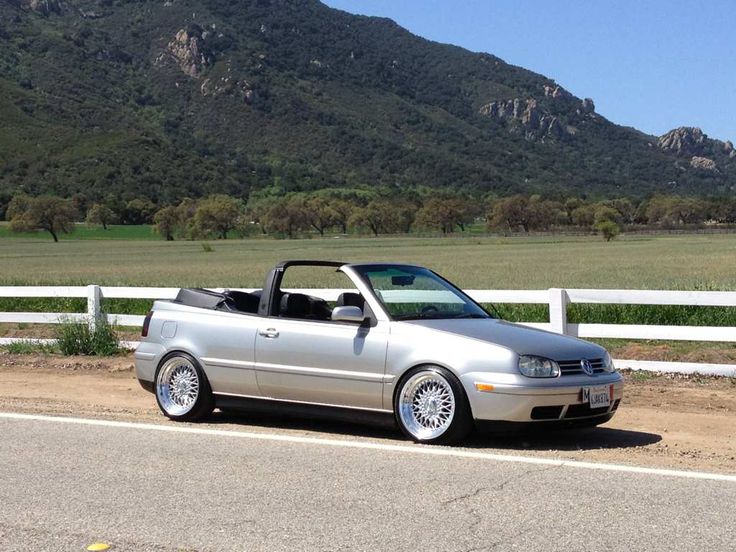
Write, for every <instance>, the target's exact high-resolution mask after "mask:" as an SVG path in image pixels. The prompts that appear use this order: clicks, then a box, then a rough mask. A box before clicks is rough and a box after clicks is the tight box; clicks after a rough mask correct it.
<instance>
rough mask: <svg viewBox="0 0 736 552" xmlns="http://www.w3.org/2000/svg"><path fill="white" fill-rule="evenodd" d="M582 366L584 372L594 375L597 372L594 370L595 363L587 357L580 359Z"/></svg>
mask: <svg viewBox="0 0 736 552" xmlns="http://www.w3.org/2000/svg"><path fill="white" fill-rule="evenodd" d="M580 367H581V368H582V369H583V372H585V373H586V374H588V375H589V376H592V375H593V374H594V373H595V372H594V371H593V365H592V364H591V363H590V361H589V360H588V359H587V358H584V359H583V360H581V361H580Z"/></svg>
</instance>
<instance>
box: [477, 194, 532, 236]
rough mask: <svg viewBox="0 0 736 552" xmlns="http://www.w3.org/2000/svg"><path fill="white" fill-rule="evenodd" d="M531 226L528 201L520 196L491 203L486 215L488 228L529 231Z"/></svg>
mask: <svg viewBox="0 0 736 552" xmlns="http://www.w3.org/2000/svg"><path fill="white" fill-rule="evenodd" d="M530 224H531V220H530V212H529V200H528V199H527V198H526V197H524V196H522V195H515V196H513V197H506V198H503V199H499V200H498V201H496V202H495V203H493V205H492V207H491V210H490V212H489V213H488V227H489V229H492V228H506V229H508V230H511V231H513V230H516V229H517V228H519V227H521V228H523V229H524V232H528V231H529V227H530Z"/></svg>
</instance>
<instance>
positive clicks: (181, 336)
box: [135, 265, 623, 422]
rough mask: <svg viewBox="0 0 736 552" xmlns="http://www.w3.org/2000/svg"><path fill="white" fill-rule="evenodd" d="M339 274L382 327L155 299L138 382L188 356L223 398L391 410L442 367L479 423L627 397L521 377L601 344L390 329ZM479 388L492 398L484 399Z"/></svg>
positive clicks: (605, 380)
mask: <svg viewBox="0 0 736 552" xmlns="http://www.w3.org/2000/svg"><path fill="white" fill-rule="evenodd" d="M340 270H341V271H342V272H343V273H345V274H346V275H347V276H348V277H349V278H350V279H351V280H352V282H353V283H354V285H355V287H356V288H357V290H358V291H359V292H360V293H361V294H362V295H363V297H364V298H365V300H366V303H367V304H368V305H370V307H371V310H372V311H373V313H374V315H375V318H376V320H375V322H374V325H372V326H369V325H366V324H362V325H361V324H358V323H354V322H343V321H316V320H295V319H286V318H280V317H259V316H256V315H250V314H244V313H232V312H224V311H213V310H206V309H200V308H196V307H190V306H187V305H182V304H177V303H173V302H169V301H156V303H155V304H154V307H153V310H154V315H153V318H152V320H151V325H150V329H149V334H148V335H149V337H147V338H142V342H141V344H140V345H139V347H138V350H137V351H136V354H135V361H136V373H137V376H138V378H139V379H141V380H143V381H147V382H153V381H154V378H155V373H156V369H157V367H158V365H159V363H160V361H161V359H162V358H163V357H164V356H165V355H166V354H167V353H169V352H172V351H183V352H186V353H189V354H191V355H192V356H193V357H194V358H196V359H197V360H198V361H199V362H200V364H201V365H202V368H203V370H204V372H205V374H206V376H207V378H208V380H209V382H210V385H211V387H212V390H213V392H214V393H215V394H222V395H234V396H244V397H257V398H269V399H274V400H280V401H293V402H302V403H312V404H323V405H336V406H343V407H353V408H359V409H368V410H390V411H392V410H393V402H394V393H395V391H396V384H397V382H399V381H400V379H401V377H402V376H403V375H404V374H405V373H406V372H407V371H408V370H410V369H411V368H414V367H417V366H423V365H435V366H441V367H444V368H447V369H448V370H450V372H451V373H453V374H454V375H455V376H456V377H457V378H458V379H459V381H460V383H461V384H462V386H463V388H464V390H465V393H466V395H467V397H468V401H469V403H470V407H471V410H472V415H473V417H474V418H476V419H482V420H505V421H526V422H528V421H531V418H530V412H531V409H532V408H533V407H535V406H546V405H549V406H552V405H569V404H579V403H580V398H579V395H580V389H581V388H582V387H583V386H590V385H606V384H611V385H613V389H614V393H613V397H612V402H613V401H615V400H616V399H620V398H621V397H622V395H623V378H622V377H621V375H620V374H618V373H617V372H614V373H602V374H596V375H595V376H592V377H591V376H587V375H584V374H581V375H576V376H564V377H557V378H528V377H525V376H522V375H521V374H520V373H519V370H518V358H519V355H521V354H533V355H539V356H544V357H547V358H551V359H553V360H578V359H583V358H588V359H594V358H601V357H603V356H604V354H605V350H604V349H603V348H602V347H600V346H598V345H595V344H593V343H588V342H586V341H582V340H580V339H575V338H572V337H567V336H562V335H558V334H554V333H551V332H546V331H542V330H536V329H530V328H526V327H523V326H519V325H516V324H511V323H508V322H504V321H499V320H494V319H443V320H411V321H392V320H391V318H390V317H389V315H388V313H386V312H385V310H384V309H383V307H382V305H381V302H380V301H379V300H378V298H376V297H375V295H374V294H373V292H372V290H371V288H370V287H369V286H367V285H366V284H365V283H364V282H363V280H362V279H361V278H359V276H358V275H357V273H356V271H355V270H354V269H353V265H344V266H342V267H341V268H340ZM166 323H175V324H176V328H177V331H176V333H175V335H173V336H172V337H163V335H162V329H163V326H164V324H166ZM167 334H168V332H167ZM475 383H487V384H491V385H493V386H494V390H493V392H490V393H488V392H479V391H477V390H476V388H475Z"/></svg>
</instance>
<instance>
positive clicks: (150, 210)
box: [123, 198, 156, 224]
mask: <svg viewBox="0 0 736 552" xmlns="http://www.w3.org/2000/svg"><path fill="white" fill-rule="evenodd" d="M155 213H156V205H155V204H154V203H153V202H152V201H150V200H148V199H143V198H136V199H132V200H130V201H129V202H128V203H126V204H125V212H124V214H123V224H150V223H151V222H152V220H153V215H154V214H155Z"/></svg>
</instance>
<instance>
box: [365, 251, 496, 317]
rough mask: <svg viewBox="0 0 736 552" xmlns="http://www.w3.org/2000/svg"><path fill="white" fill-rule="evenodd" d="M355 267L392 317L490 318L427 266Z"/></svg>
mask: <svg viewBox="0 0 736 552" xmlns="http://www.w3.org/2000/svg"><path fill="white" fill-rule="evenodd" d="M355 269H356V270H357V272H359V273H360V274H361V275H362V277H363V278H364V279H365V280H366V281H367V282H368V284H369V285H370V286H371V287H372V288H373V291H375V293H376V296H377V297H378V299H379V300H380V301H381V303H382V304H383V306H384V307H385V308H386V310H387V311H388V313H389V314H390V315H391V317H392V318H393V319H394V320H418V319H428V318H431V319H436V318H491V317H490V316H489V314H488V313H487V312H485V311H484V310H483V309H482V308H481V307H479V306H478V305H477V304H476V303H475V302H473V300H472V299H470V298H469V297H468V296H467V295H465V294H464V293H463V292H461V291H460V290H459V289H457V288H455V287H454V286H453V285H452V284H450V283H449V282H447V281H445V280H443V279H442V278H440V277H439V276H437V275H436V274H435V273H434V272H432V271H431V270H427V269H426V268H421V267H417V266H394V265H367V266H357V267H355Z"/></svg>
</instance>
